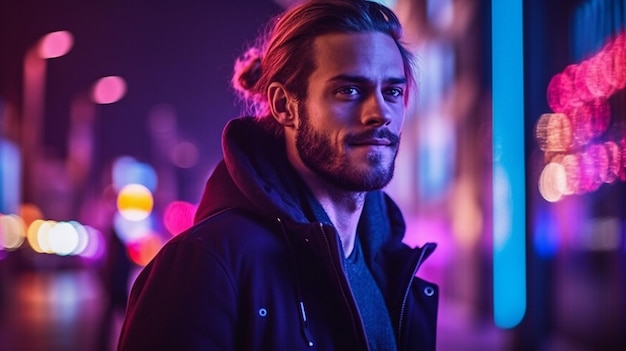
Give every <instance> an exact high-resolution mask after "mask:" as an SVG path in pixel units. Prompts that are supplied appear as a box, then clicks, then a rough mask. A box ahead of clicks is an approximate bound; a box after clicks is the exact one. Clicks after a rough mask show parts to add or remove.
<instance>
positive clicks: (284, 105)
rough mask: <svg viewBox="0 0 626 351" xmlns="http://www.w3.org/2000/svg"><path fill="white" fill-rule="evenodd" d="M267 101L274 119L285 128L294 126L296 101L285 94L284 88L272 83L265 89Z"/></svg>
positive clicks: (287, 93) (279, 84)
mask: <svg viewBox="0 0 626 351" xmlns="http://www.w3.org/2000/svg"><path fill="white" fill-rule="evenodd" d="M267 101H268V102H269V107H270V111H271V113H272V116H273V117H274V119H275V120H276V121H277V122H278V123H280V124H281V125H283V126H285V127H295V126H296V116H297V114H296V112H297V106H298V103H297V101H296V99H295V98H294V97H293V96H292V95H291V94H289V92H287V89H285V86H284V85H282V84H281V83H278V82H273V83H271V84H270V86H269V88H268V89H267Z"/></svg>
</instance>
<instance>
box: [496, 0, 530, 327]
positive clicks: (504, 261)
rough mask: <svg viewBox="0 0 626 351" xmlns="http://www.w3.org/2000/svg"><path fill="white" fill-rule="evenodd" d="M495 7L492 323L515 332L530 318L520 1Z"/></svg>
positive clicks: (508, 2)
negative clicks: (527, 274) (514, 328)
mask: <svg viewBox="0 0 626 351" xmlns="http://www.w3.org/2000/svg"><path fill="white" fill-rule="evenodd" d="M491 6H492V7H491V9H492V13H491V17H492V18H491V20H492V29H491V33H492V55H493V59H492V62H493V66H492V70H493V71H492V76H493V86H492V94H493V182H494V184H493V208H494V213H493V220H494V223H493V226H494V229H493V231H494V233H493V235H494V239H493V293H494V294H493V297H494V301H493V303H494V319H495V323H496V325H497V326H498V327H500V328H513V327H515V326H516V325H517V324H519V323H520V321H521V320H522V318H523V317H524V314H525V312H526V244H525V234H526V224H525V222H526V213H525V206H526V205H525V182H524V173H525V172H524V62H523V61H524V56H523V38H522V32H523V21H522V14H523V11H522V0H511V1H493V2H492V3H491Z"/></svg>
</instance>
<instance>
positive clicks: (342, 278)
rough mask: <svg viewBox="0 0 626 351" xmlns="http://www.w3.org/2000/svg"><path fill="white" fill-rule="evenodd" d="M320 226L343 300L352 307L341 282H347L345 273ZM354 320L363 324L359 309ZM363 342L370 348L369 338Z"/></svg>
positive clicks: (322, 227) (356, 331) (321, 225)
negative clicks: (339, 267)
mask: <svg viewBox="0 0 626 351" xmlns="http://www.w3.org/2000/svg"><path fill="white" fill-rule="evenodd" d="M319 227H320V231H321V232H322V237H323V238H324V243H325V244H326V249H327V251H328V253H329V254H330V256H331V262H333V268H334V272H335V277H336V278H337V280H338V281H339V283H340V284H339V285H340V286H341V296H342V297H343V300H344V302H345V304H346V306H348V307H350V298H349V297H348V295H346V292H345V289H344V288H343V286H342V284H341V282H342V281H343V282H345V275H344V274H343V270H338V269H337V264H336V261H337V260H336V259H334V257H333V250H332V247H331V245H330V242H329V240H328V237H327V236H326V230H324V224H322V223H319ZM355 315H356V316H358V317H359V318H358V319H357V321H358V322H359V323H356V322H355V321H354V319H355V318H354V316H355ZM352 320H353V325H354V326H355V328H356V327H357V325H362V322H361V317H360V313H359V311H358V310H357V311H356V313H355V312H354V311H352ZM361 328H362V327H361ZM354 333H355V335H356V336H357V338H358V335H359V333H358V330H357V329H354ZM361 342H362V343H363V340H361ZM363 344H364V345H365V349H366V350H369V344H368V343H367V340H365V343H363Z"/></svg>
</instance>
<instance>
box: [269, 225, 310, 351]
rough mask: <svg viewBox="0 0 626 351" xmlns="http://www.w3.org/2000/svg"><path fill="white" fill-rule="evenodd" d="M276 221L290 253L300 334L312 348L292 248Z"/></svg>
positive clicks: (282, 227) (285, 233) (281, 226)
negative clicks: (296, 296)
mask: <svg viewBox="0 0 626 351" xmlns="http://www.w3.org/2000/svg"><path fill="white" fill-rule="evenodd" d="M276 221H278V224H279V225H280V229H281V232H282V234H283V237H285V242H286V243H287V246H289V251H290V252H291V259H292V261H293V264H294V269H293V274H294V280H295V284H296V294H297V295H298V311H299V312H300V313H299V314H300V326H301V329H302V334H303V336H304V339H305V341H306V344H307V346H308V347H313V345H314V343H313V338H312V337H311V333H310V332H309V322H308V320H307V317H306V309H305V308H304V301H302V292H301V291H300V279H298V272H297V269H296V268H295V267H296V259H295V257H294V254H295V252H294V250H293V248H292V247H291V244H290V241H289V239H288V238H287V237H286V236H287V231H286V230H285V227H284V225H283V221H282V220H281V219H280V218H276Z"/></svg>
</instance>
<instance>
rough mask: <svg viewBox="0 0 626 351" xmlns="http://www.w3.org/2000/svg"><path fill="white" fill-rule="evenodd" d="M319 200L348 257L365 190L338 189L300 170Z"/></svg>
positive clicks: (352, 246) (352, 245)
mask: <svg viewBox="0 0 626 351" xmlns="http://www.w3.org/2000/svg"><path fill="white" fill-rule="evenodd" d="M299 173H300V175H301V176H302V178H303V179H304V182H305V183H306V184H307V185H308V186H309V188H310V189H311V191H312V192H313V195H314V196H315V198H316V199H317V201H318V202H319V203H320V205H322V208H324V211H326V214H327V215H328V217H329V218H330V220H331V222H332V224H333V225H334V226H335V229H336V230H337V233H338V235H339V239H340V240H341V245H342V248H343V254H344V256H345V257H348V256H349V255H350V253H351V252H352V249H353V248H354V241H355V238H356V230H357V226H358V225H359V219H360V218H361V212H362V211H363V205H364V204H365V194H366V193H365V192H349V191H344V190H341V189H337V188H336V187H335V186H333V185H330V184H328V183H327V182H326V181H324V180H322V179H320V178H319V177H318V176H317V175H314V174H311V172H299Z"/></svg>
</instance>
